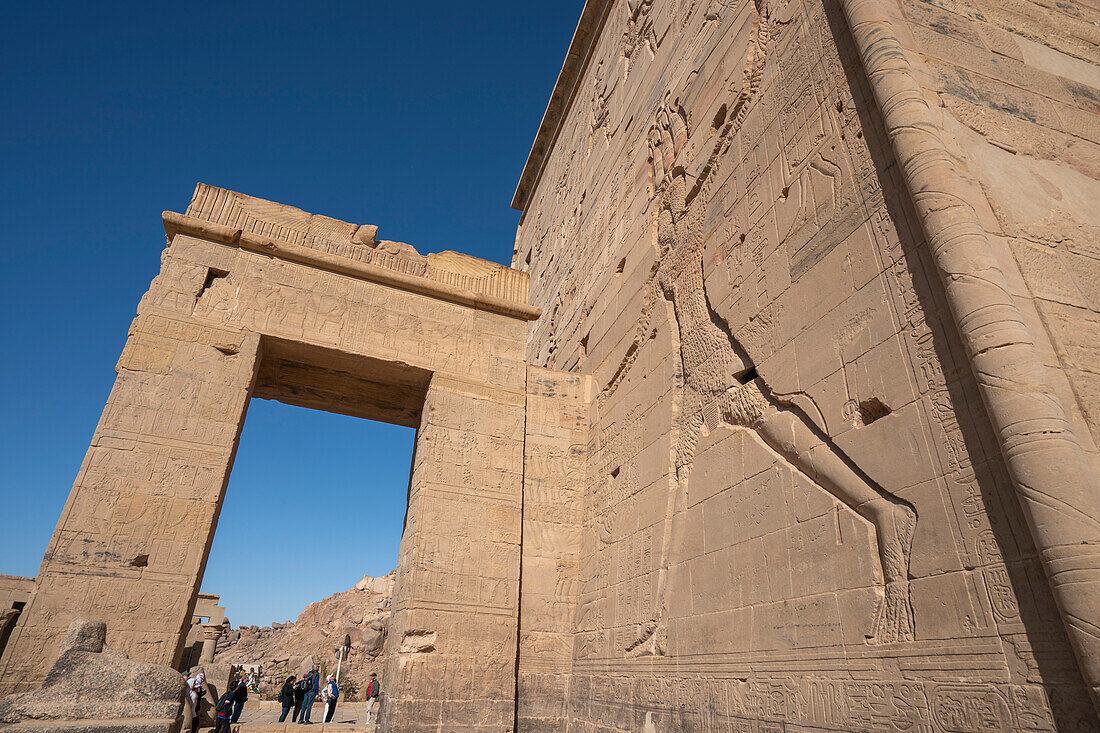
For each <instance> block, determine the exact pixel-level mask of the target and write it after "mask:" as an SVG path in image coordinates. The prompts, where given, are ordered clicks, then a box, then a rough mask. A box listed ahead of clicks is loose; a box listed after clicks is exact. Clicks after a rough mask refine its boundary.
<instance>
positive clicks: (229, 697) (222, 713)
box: [214, 682, 239, 733]
mask: <svg viewBox="0 0 1100 733" xmlns="http://www.w3.org/2000/svg"><path fill="white" fill-rule="evenodd" d="M238 684H239V683H237V682H233V683H231V684H230V685H229V689H228V690H226V691H225V694H224V695H222V696H221V697H220V698H218V704H217V705H215V706H214V719H215V723H214V733H229V730H230V728H229V724H230V723H231V722H232V717H233V696H234V695H236V694H237V685H238Z"/></svg>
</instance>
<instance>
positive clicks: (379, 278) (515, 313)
mask: <svg viewBox="0 0 1100 733" xmlns="http://www.w3.org/2000/svg"><path fill="white" fill-rule="evenodd" d="M161 219H162V220H163V222H164V232H165V234H166V235H167V236H168V241H169V243H170V242H171V241H172V238H173V237H175V236H176V235H177V234H188V235H191V236H194V237H199V238H201V239H206V240H209V241H212V242H219V243H221V244H228V245H231V246H234V247H240V248H241V249H246V250H249V251H252V252H259V253H261V254H266V255H270V256H272V257H278V258H280V259H284V260H288V261H291V262H297V263H299V264H303V265H309V266H311V267H316V268H319V269H322V270H327V271H329V272H335V273H338V274H342V275H348V276H350V277H355V278H359V279H360V280H368V281H370V282H375V283H379V284H380V285H388V286H390V287H394V288H399V289H401V290H407V291H410V292H414V293H420V294H421V295H427V296H429V297H433V298H439V299H440V300H446V301H450V302H452V303H457V304H459V305H466V306H469V307H471V308H477V309H479V310H484V311H489V312H490V313H499V314H501V315H504V316H510V317H512V318H520V319H523V320H526V321H533V320H535V319H537V318H538V317H539V316H541V315H542V309H541V308H535V307H532V306H530V305H527V304H526V303H519V302H516V301H512V300H506V299H504V298H501V297H498V296H494V295H486V294H484V293H476V292H474V291H472V290H467V289H466V288H461V287H457V286H454V285H448V284H446V283H441V282H437V281H435V280H430V279H428V278H426V277H418V276H415V275H407V274H405V273H401V272H396V271H394V270H389V269H386V268H383V267H379V266H377V265H372V264H369V263H365V262H359V261H356V260H353V259H350V258H348V257H342V256H340V255H334V254H331V253H328V252H322V251H319V250H316V249H313V248H310V247H303V246H301V245H298V244H292V243H290V242H285V241H281V240H278V239H272V238H270V237H265V236H261V235H257V234H254V233H252V232H248V231H243V230H241V229H235V228H233V227H229V226H226V225H224V224H216V223H213V222H209V221H204V220H202V219H196V218H195V217H192V216H186V215H184V214H177V213H176V212H174V211H165V212H164V213H163V214H162V215H161Z"/></svg>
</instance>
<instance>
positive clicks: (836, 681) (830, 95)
mask: <svg viewBox="0 0 1100 733" xmlns="http://www.w3.org/2000/svg"><path fill="white" fill-rule="evenodd" d="M1098 27H1100V11H1098V10H1097V8H1096V7H1095V5H1089V4H1087V3H1083V2H1073V1H1072V0H1071V1H1069V2H1059V3H1037V2H1032V1H1031V0H1019V1H1017V2H1003V1H1001V0H970V1H968V2H962V1H961V0H936V1H935V2H926V1H924V0H802V1H800V2H795V1H794V0H588V2H587V3H586V4H585V6H584V9H583V11H582V14H581V18H580V21H579V23H578V26H577V30H576V34H575V35H574V38H573V41H572V43H571V45H570V48H569V51H568V53H567V55H566V58H565V61H564V64H563V66H562V70H561V73H560V75H559V77H558V80H557V83H556V84H555V86H554V88H553V91H552V92H551V97H550V101H549V104H548V106H547V109H546V113H545V116H544V118H543V121H542V124H541V125H540V127H539V129H538V131H537V133H536V136H535V141H534V144H533V146H532V149H531V153H530V155H529V157H528V160H527V163H526V165H525V166H524V168H523V172H522V174H521V177H520V182H519V185H518V187H517V189H516V193H515V197H514V199H513V201H512V205H513V207H514V208H516V209H517V210H519V211H520V212H521V214H520V223H519V227H518V231H517V236H516V239H515V249H514V252H513V257H512V265H513V266H512V267H504V266H502V265H499V264H495V263H491V262H486V261H484V260H479V259H476V258H473V257H468V256H465V255H462V254H458V253H454V252H443V253H432V254H424V255H422V254H420V253H419V252H418V251H417V250H416V249H415V248H413V247H412V246H410V245H408V244H404V243H400V242H394V241H388V240H380V239H378V228H377V227H375V226H373V225H357V224H351V223H348V222H342V221H338V220H335V219H331V218H329V217H326V216H322V215H318V214H310V213H307V212H304V211H301V210H299V209H296V208H293V207H291V206H286V205H283V204H278V203H274V202H270V201H265V200H262V199H258V198H254V197H252V196H248V195H245V194H241V193H236V192H233V191H228V190H225V189H221V188H217V187H214V186H207V185H203V184H200V185H199V186H198V187H197V188H196V190H195V193H194V196H193V198H192V201H191V203H190V205H189V206H188V208H187V209H186V211H185V212H184V213H182V214H180V213H173V212H165V213H164V215H163V222H164V227H165V232H166V235H167V247H166V248H165V250H164V252H163V254H162V257H161V270H160V272H159V274H158V275H157V276H156V278H155V279H154V280H153V282H152V283H151V285H150V288H149V291H148V292H147V293H146V294H145V295H144V296H143V297H142V299H141V302H140V303H139V305H138V309H137V316H136V318H135V319H134V321H133V323H132V324H131V325H130V330H129V336H128V339H127V342H126V346H125V348H124V349H123V352H122V355H121V357H120V359H119V361H118V365H117V379H116V381H115V384H114V388H113V389H112V391H111V394H110V397H109V398H108V401H107V405H106V407H105V409H104V412H103V415H102V418H101V419H100V422H99V425H98V427H97V428H96V431H95V434H94V436H93V438H92V443H91V447H90V448H89V451H88V453H87V456H86V458H85V460H84V463H83V465H82V466H81V469H80V471H79V473H78V475H77V478H76V482H75V484H74V486H73V489H72V493H71V495H70V497H69V500H68V503H67V504H66V506H65V508H64V511H63V513H62V515H61V519H60V521H59V523H58V526H57V530H56V531H55V533H54V535H53V537H52V539H51V541H50V544H49V548H48V550H47V552H46V555H45V557H44V559H43V563H42V567H41V573H40V574H39V576H38V577H37V578H36V579H35V580H34V582H33V587H32V588H31V590H30V591H29V596H27V597H26V600H25V601H20V602H21V603H25V607H21V612H20V613H19V614H18V617H17V620H16V621H15V622H14V627H13V628H12V630H11V633H10V639H9V641H8V642H7V646H6V648H5V649H4V652H3V658H2V661H0V687H2V688H3V690H4V691H6V692H19V691H26V690H30V689H34V688H36V687H37V686H38V685H39V684H40V683H41V682H42V681H43V678H44V677H45V676H46V674H47V670H48V668H49V660H53V659H55V658H57V654H58V649H59V645H60V644H61V640H62V638H63V637H64V635H65V630H66V628H67V627H68V625H69V623H70V622H71V621H72V620H73V619H74V618H77V617H89V618H99V619H108V626H109V628H108V631H107V642H108V643H109V645H110V646H111V647H113V648H117V649H120V650H123V651H125V652H126V653H127V654H129V655H130V656H131V657H133V658H134V659H140V660H143V661H146V662H148V663H151V664H157V665H166V666H167V665H177V664H179V663H180V662H181V661H182V660H183V654H184V649H185V647H186V646H187V644H188V643H189V638H190V643H191V649H192V650H193V649H194V645H195V643H196V638H195V637H192V630H193V624H194V621H195V618H196V605H197V603H198V602H199V594H198V591H199V587H200V583H201V580H202V575H203V571H204V569H205V564H206V561H207V556H208V553H209V549H210V546H211V542H212V540H213V536H214V532H215V529H216V525H217V518H218V515H219V512H220V509H221V505H222V500H223V498H224V494H225V490H226V485H227V481H228V477H229V471H230V468H231V466H232V463H233V456H234V452H235V450H236V446H237V439H238V436H239V434H240V430H241V426H242V423H243V421H244V417H245V412H246V409H247V406H248V403H249V401H250V400H251V399H253V398H261V399H276V400H280V401H283V402H286V403H288V404H293V405H299V406H304V407H310V408H314V409H321V410H328V411H333V412H338V413H342V414H347V415H354V416H358V417H365V418H371V419H377V420H383V421H387V422H391V423H396V424H399V425H406V426H410V427H415V428H416V430H417V435H416V442H415V456H414V460H413V465H412V470H411V476H410V483H409V491H408V511H407V515H406V521H405V526H404V533H403V535H402V539H401V548H400V553H399V561H398V567H397V569H396V571H395V572H396V575H395V578H394V588H393V596H392V601H391V604H392V605H391V608H390V613H391V615H390V617H389V620H388V622H387V623H386V628H387V631H386V633H385V634H384V641H383V643H382V656H381V657H379V658H384V660H385V661H384V666H383V672H382V675H381V676H382V679H383V689H384V691H385V692H384V695H383V698H382V709H381V725H382V727H383V729H385V730H387V731H394V732H396V733H400V732H405V731H417V732H419V731H433V732H438V733H444V732H445V733H456V732H467V731H468V732H473V731H482V732H488V731H494V732H495V731H515V732H517V733H518V732H528V731H530V732H534V731H570V732H583V733H589V732H592V733H594V732H595V731H601V732H603V731H615V732H616V733H628V732H629V733H636V732H637V731H646V732H656V731H662V732H664V731H745V732H751V733H778V732H779V731H783V732H794V731H798V732H807V733H808V732H810V731H853V732H855V731H908V732H912V733H979V732H984V731H1029V732H1034V733H1039V732H1051V733H1052V732H1053V731H1095V730H1097V723H1096V721H1097V708H1096V707H1095V705H1098V704H1100V631H1098V630H1100V482H1098V480H1097V477H1098V475H1100V470H1098V469H1100V452H1098V450H1097V439H1098V437H1100V368H1098V366H1097V365H1098V364H1100V349H1098V344H1100V335H1098V334H1100V246H1098V244H1097V243H1098V242H1100V206H1097V202H1100V102H1098V100H1100V36H1098V35H1097V28H1098ZM533 32H534V31H533ZM490 72H491V70H490ZM442 134H447V133H446V131H444V132H443V133H442ZM340 603H342V602H335V601H334V602H333V603H332V604H330V605H331V606H332V608H333V613H334V614H336V613H337V612H336V610H335V609H336V607H338V606H340ZM326 608H327V607H326ZM12 610H14V609H12ZM317 612H318V613H319V612H320V611H319V610H318V611H317ZM341 613H342V612H341ZM10 618H13V617H12V616H10V615H9V619H10ZM199 618H200V619H201V618H206V617H205V616H202V615H200V616H199ZM333 618H334V619H335V618H336V616H335V615H334V617H333ZM365 619H366V616H365V615H364V620H363V622H359V621H356V622H355V623H354V624H350V622H351V619H348V620H349V624H350V625H349V626H348V627H347V629H348V630H347V632H346V633H349V634H350V631H351V628H352V626H354V627H355V629H358V630H359V637H358V639H359V641H358V643H359V644H360V651H362V650H363V648H364V647H366V646H371V647H372V648H373V647H374V646H375V645H376V644H377V638H376V636H375V635H374V634H375V632H376V631H378V630H377V629H374V628H373V626H370V625H368V628H367V629H366V630H364V629H363V628H362V623H364V622H365ZM299 623H300V622H299ZM373 623H374V622H373V621H372V622H371V624H373ZM9 624H10V622H9ZM211 626H212V629H211V631H210V633H212V634H215V635H217V636H220V635H221V631H222V629H221V628H220V627H218V626H217V624H212V625H211ZM337 626H339V624H337ZM238 631H240V630H238ZM277 631H278V636H280V637H281V639H282V640H289V639H291V638H292V637H294V636H295V634H297V633H298V632H297V631H296V630H287V629H280V630H276V629H274V628H273V629H272V630H271V631H270V632H262V633H260V632H259V631H257V632H256V633H254V632H252V631H251V630H249V631H248V636H247V638H246V634H245V632H243V631H240V637H239V638H237V639H236V640H235V641H234V643H233V645H232V646H230V647H223V648H222V651H221V655H223V656H228V655H230V654H233V653H243V651H244V650H245V649H246V648H251V649H253V650H255V651H256V652H257V653H260V652H262V654H264V655H267V654H268V646H265V645H268V644H270V646H271V648H273V647H274V646H275V644H274V643H273V642H271V640H272V639H274V638H275V637H276V635H277ZM333 631H334V632H335V633H336V634H339V633H340V629H339V628H335V627H333ZM367 631H369V632H370V633H369V634H367V635H366V636H364V634H366V633H367ZM330 633H331V632H330ZM352 636H353V638H355V637H354V634H352ZM326 638H327V637H326ZM265 639H266V641H265ZM271 653H274V652H271ZM284 653H285V652H284ZM265 658H267V657H265ZM292 661H293V660H292V659H291V658H290V657H288V658H287V659H286V660H285V663H286V664H287V665H290V663H291V662H292ZM278 663H280V664H281V663H283V660H281V659H280V660H278Z"/></svg>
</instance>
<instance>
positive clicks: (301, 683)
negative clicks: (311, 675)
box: [290, 675, 309, 723]
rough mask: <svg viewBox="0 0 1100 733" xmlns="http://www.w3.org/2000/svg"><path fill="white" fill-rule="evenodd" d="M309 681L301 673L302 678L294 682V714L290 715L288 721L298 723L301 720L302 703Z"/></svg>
mask: <svg viewBox="0 0 1100 733" xmlns="http://www.w3.org/2000/svg"><path fill="white" fill-rule="evenodd" d="M308 686H309V683H308V682H307V681H306V676H305V675H302V679H300V680H298V681H297V682H295V683H294V715H292V716H291V718H290V722H292V723H298V722H300V721H301V717H300V716H301V712H302V703H303V702H305V699H306V688H307V687H308Z"/></svg>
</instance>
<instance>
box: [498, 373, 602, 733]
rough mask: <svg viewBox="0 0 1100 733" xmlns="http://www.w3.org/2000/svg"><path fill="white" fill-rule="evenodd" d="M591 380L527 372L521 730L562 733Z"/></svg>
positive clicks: (518, 687)
mask: <svg viewBox="0 0 1100 733" xmlns="http://www.w3.org/2000/svg"><path fill="white" fill-rule="evenodd" d="M589 385H590V382H589V379H588V378H587V377H585V376H583V375H579V374H568V373H563V372H556V371H552V370H549V369H543V368H539V367H529V368H528V370H527V424H526V431H525V432H526V440H525V444H524V456H523V563H522V576H521V582H520V610H519V633H520V636H519V652H518V655H519V656H518V660H517V667H516V671H517V675H518V678H517V680H516V690H517V692H516V694H517V704H516V726H517V729H519V730H563V729H564V726H565V721H566V717H565V716H566V710H567V707H566V706H567V702H568V700H567V692H568V689H569V673H570V671H571V669H572V661H573V618H574V612H575V609H576V602H577V592H578V590H579V583H578V580H579V573H580V567H579V561H580V549H581V533H582V531H583V521H584V516H583V507H584V494H585V455H586V450H587V441H588V409H589V399H590V395H589Z"/></svg>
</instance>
